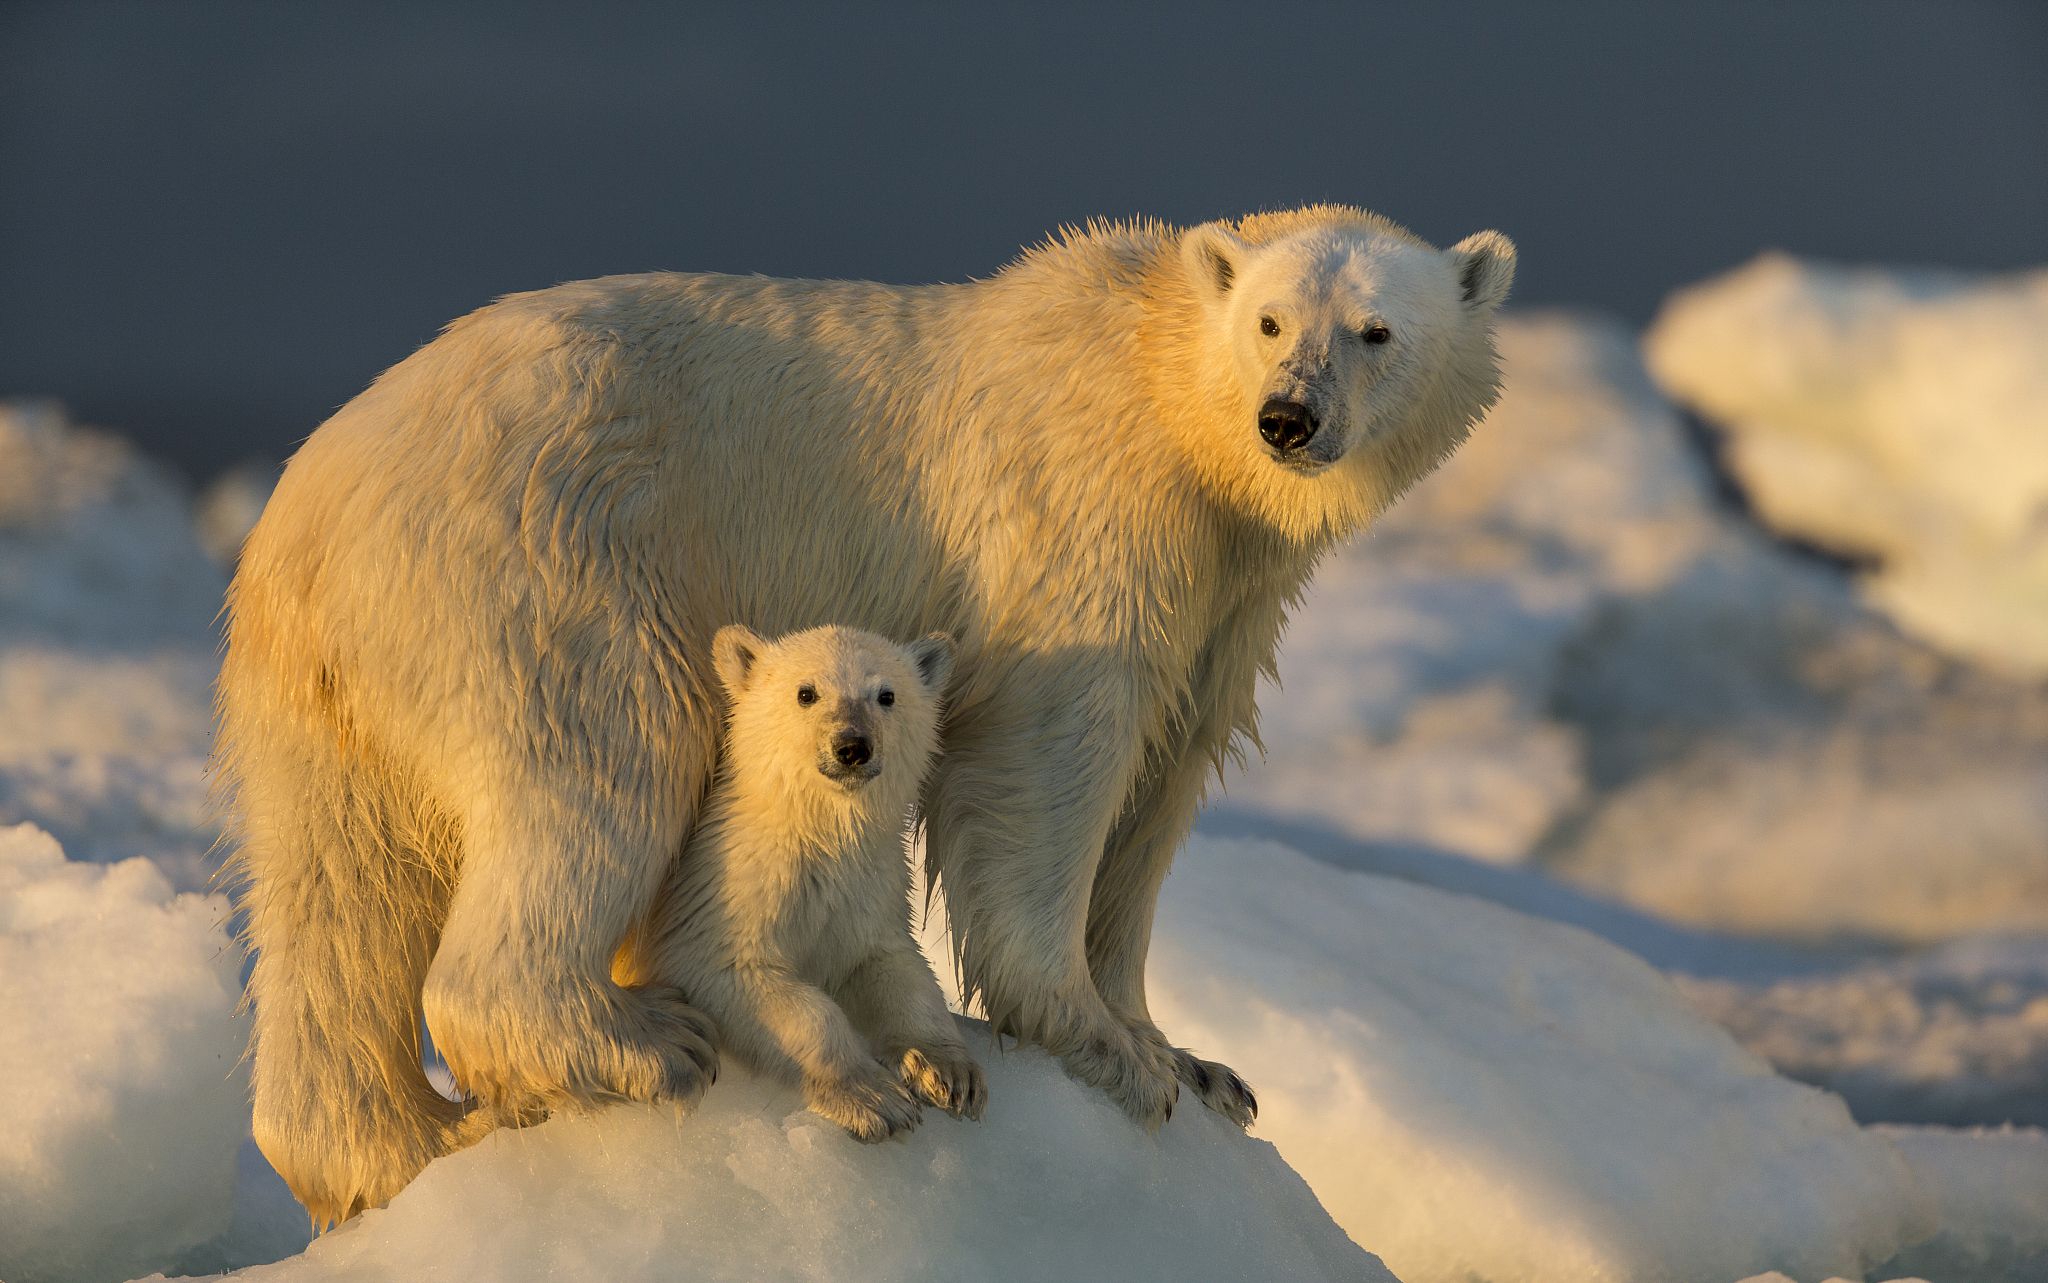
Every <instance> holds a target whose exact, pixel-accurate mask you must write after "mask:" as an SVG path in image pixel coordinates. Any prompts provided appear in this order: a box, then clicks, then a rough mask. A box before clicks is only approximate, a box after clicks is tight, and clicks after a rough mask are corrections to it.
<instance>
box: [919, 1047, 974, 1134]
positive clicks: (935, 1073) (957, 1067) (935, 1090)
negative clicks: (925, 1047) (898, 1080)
mask: <svg viewBox="0 0 2048 1283" xmlns="http://www.w3.org/2000/svg"><path fill="white" fill-rule="evenodd" d="M903 1082H904V1085H905V1086H907V1087H909V1088H910V1090H911V1091H913V1092H915V1093H916V1094H917V1095H918V1096H920V1097H922V1098H923V1099H924V1101H925V1103H926V1104H929V1105H936V1106H937V1107H938V1108H940V1109H943V1110H945V1111H946V1112H947V1113H949V1114H951V1115H953V1116H954V1117H955V1118H965V1119H968V1120H970V1121H972V1122H980V1121H981V1115H982V1111H983V1110H984V1109H986V1108H987V1107H988V1084H987V1082H986V1080H984V1079H983V1077H982V1073H981V1066H980V1065H978V1064H976V1063H974V1058H973V1057H972V1056H970V1055H968V1054H967V1051H966V1049H965V1048H946V1049H935V1050H932V1051H928V1052H927V1051H921V1050H919V1049H918V1048H916V1047H912V1048H911V1049H910V1050H909V1051H906V1052H904V1053H903Z"/></svg>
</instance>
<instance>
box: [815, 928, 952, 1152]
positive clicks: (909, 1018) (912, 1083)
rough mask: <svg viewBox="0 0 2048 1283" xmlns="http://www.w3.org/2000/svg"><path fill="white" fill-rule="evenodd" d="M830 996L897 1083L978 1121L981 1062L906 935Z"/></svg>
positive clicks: (859, 968) (857, 969)
mask: <svg viewBox="0 0 2048 1283" xmlns="http://www.w3.org/2000/svg"><path fill="white" fill-rule="evenodd" d="M838 996H839V1000H840V1002H841V1004H842V1005H843V1006H845V1008H846V1011H847V1014H848V1015H849V1016H851V1017H852V1018H853V1022H854V1024H855V1025H856V1026H857V1027H859V1028H860V1030H861V1031H862V1032H864V1033H866V1034H867V1036H868V1038H869V1040H870V1041H871V1042H872V1043H873V1044H874V1046H875V1047H876V1048H877V1050H879V1051H880V1052H881V1054H882V1059H883V1061H884V1062H885V1063H892V1064H895V1065H896V1066H897V1068H898V1071H899V1073H900V1074H901V1075H902V1078H903V1083H904V1085H905V1086H907V1087H909V1088H910V1089H911V1091H913V1092H915V1093H916V1094H917V1095H918V1096H920V1097H921V1098H923V1100H924V1101H925V1103H926V1104H929V1105H936V1106H937V1107H938V1108H940V1109H943V1110H945V1111H946V1112H947V1113H949V1114H951V1115H953V1116H954V1117H956V1118H968V1119H974V1120H976V1121H979V1120H980V1118H981V1115H982V1111H983V1110H984V1109H985V1108H987V1106H988V1085H987V1083H986V1081H985V1080H984V1079H983V1077H982V1072H981V1066H980V1065H978V1064H976V1063H975V1060H974V1057H973V1056H972V1055H971V1054H969V1052H968V1050H967V1042H966V1040H965V1039H963V1038H962V1037H961V1036H960V1026H959V1024H958V1023H957V1022H956V1021H955V1020H954V1019H953V1013H952V1012H950V1011H948V1010H946V998H945V995H944V994H943V993H941V992H940V991H939V982H938V981H937V980H936V979H935V978H934V977H933V976H932V969H931V966H930V965H929V964H928V963H926V962H925V960H924V955H923V954H921V953H919V952H918V951H917V945H916V944H915V943H913V942H912V941H911V939H910V937H909V936H908V934H905V936H904V938H903V939H902V940H901V941H891V942H889V943H888V944H887V945H885V946H884V947H882V948H881V949H878V950H877V951H876V952H875V953H873V954H872V955H870V956H869V957H868V958H867V959H866V960H865V961H863V962H862V963H861V964H860V965H859V966H857V967H855V968H854V969H853V972H852V973H851V974H850V975H848V976H847V978H846V980H845V981H844V982H842V983H841V984H840V986H839V991H838Z"/></svg>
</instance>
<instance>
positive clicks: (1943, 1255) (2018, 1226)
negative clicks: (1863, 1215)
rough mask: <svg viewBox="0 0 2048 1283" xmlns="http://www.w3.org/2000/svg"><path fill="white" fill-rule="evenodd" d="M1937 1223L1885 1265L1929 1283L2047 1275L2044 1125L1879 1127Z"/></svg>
mask: <svg viewBox="0 0 2048 1283" xmlns="http://www.w3.org/2000/svg"><path fill="white" fill-rule="evenodd" d="M1879 1130H1880V1132H1881V1133H1882V1134H1883V1135H1885V1136H1887V1137H1889V1138H1890V1139H1891V1141H1892V1143H1893V1144H1895V1145H1896V1146H1898V1149H1899V1152H1900V1153H1902V1154H1904V1155H1905V1158H1906V1162H1907V1163H1908V1164H1909V1165H1910V1166H1911V1167H1912V1169H1913V1173H1914V1175H1915V1176H1916V1177H1917V1178H1918V1180H1919V1183H1920V1187H1921V1188H1922V1189H1923V1190H1925V1191H1926V1192H1927V1194H1928V1196H1929V1197H1931V1198H1932V1199H1933V1200H1934V1201H1935V1204H1936V1207H1937V1208H1938V1216H1939V1219H1940V1222H1941V1230H1940V1232H1939V1233H1937V1234H1936V1235H1934V1236H1933V1237H1932V1238H1929V1239H1927V1240H1925V1241H1924V1242H1921V1243H1919V1244H1916V1245H1915V1246H1913V1247H1911V1248H1909V1249H1907V1250H1906V1251H1905V1252H1904V1253H1903V1254H1902V1255H1900V1256H1899V1257H1898V1258H1897V1259H1896V1260H1893V1261H1891V1262H1889V1263H1888V1266H1887V1268H1888V1269H1896V1270H1899V1271H1901V1272H1905V1273H1912V1274H1919V1275H1923V1276H1925V1277H1926V1278H1928V1279H1932V1280H1935V1281H1936V1283H2001V1280H2008V1279H2010V1280H2025V1281H2026V1283H2033V1281H2034V1280H2038V1279H2048V1132H2041V1131H2034V1130H2024V1129H2015V1128H2004V1129H1999V1130H1977V1131H1955V1130H1950V1129H1947V1128H1940V1127H1886V1128H1880V1129H1879Z"/></svg>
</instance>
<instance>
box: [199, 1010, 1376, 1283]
mask: <svg viewBox="0 0 2048 1283" xmlns="http://www.w3.org/2000/svg"><path fill="white" fill-rule="evenodd" d="M970 1044H971V1045H972V1046H973V1047H974V1048H975V1051H976V1054H977V1055H978V1056H980V1057H981V1058H982V1060H983V1063H984V1065H985V1066H986V1067H987V1069H988V1071H989V1086H990V1105H989V1111H988V1116H987V1118H986V1119H985V1120H984V1121H983V1122H981V1123H980V1124H974V1123H963V1122H958V1121H955V1120H953V1119H950V1118H946V1117H944V1116H943V1115H933V1116H931V1117H928V1118H927V1119H926V1121H925V1123H924V1125H923V1126H922V1127H920V1128H919V1129H918V1130H917V1131H916V1132H915V1133H913V1134H912V1135H911V1136H910V1137H909V1138H908V1139H907V1140H905V1141H902V1142H900V1143H889V1144H883V1145H879V1146H864V1145H861V1144H859V1143H857V1142H855V1141H853V1140H851V1139H849V1138H848V1137H847V1136H846V1135H845V1134H844V1133H843V1132H841V1131H840V1130H839V1129H838V1128H836V1127H834V1126H833V1125H831V1124H830V1123H827V1122H824V1121H823V1120H821V1119H819V1118H817V1117H815V1116H814V1115H812V1114H810V1113H808V1112H806V1111H805V1110H804V1109H803V1106H802V1102H801V1101H800V1100H799V1099H798V1097H797V1095H796V1093H795V1092H794V1091H792V1090H791V1089H789V1088H785V1087H782V1086H779V1085H773V1084H769V1083H766V1082H763V1081H761V1080H758V1079H752V1078H749V1077H748V1076H747V1075H746V1074H744V1073H743V1072H741V1071H738V1070H732V1071H729V1072H727V1073H726V1074H725V1075H724V1076H723V1077H722V1078H721V1079H720V1081H719V1083H718V1085H717V1086H716V1087H714V1088H713V1089H712V1091H711V1092H710V1094H709V1095H708V1096H707V1097H706V1099H705V1102H704V1106H703V1108H702V1109H700V1110H697V1111H695V1112H691V1113H687V1114H679V1113H677V1112H675V1111H670V1110H665V1109H655V1108H648V1107H638V1106H635V1107H624V1106H621V1107H618V1108H613V1109H607V1110H604V1111H601V1112H599V1113H597V1114H595V1115H592V1116H589V1117H584V1118H560V1119H554V1120H551V1121H549V1122H547V1123H544V1124H542V1125H540V1126H538V1127H534V1128H530V1129H527V1130H525V1131H520V1132H499V1133H497V1134H495V1135H493V1136H491V1137H489V1138H488V1139H487V1140H485V1141H484V1142H483V1143H482V1144H480V1145H478V1146H477V1147H476V1148H474V1149H471V1150H467V1151H465V1152H463V1153H460V1154H456V1155H454V1156H452V1157H449V1158H446V1159H442V1160H441V1161H439V1162H437V1163H435V1164H434V1165H433V1166H432V1167H430V1168H428V1169H427V1171H426V1172H425V1173H424V1174H423V1175H422V1176H421V1177H420V1178H419V1179H418V1180H417V1181H415V1182H414V1183H413V1184H412V1185H411V1186H410V1187H408V1188H407V1189H406V1190H405V1192H404V1193H402V1194H400V1195H399V1196H398V1198H397V1199H395V1200H394V1201H393V1202H392V1204H391V1206H390V1207H389V1208H386V1209H384V1210H382V1211H374V1212H370V1213H367V1214H366V1215H364V1216H363V1217H361V1218H360V1219H359V1220H357V1221H355V1222H352V1223H351V1224H349V1225H347V1226H345V1227H343V1228H342V1229H341V1230H339V1231H337V1232H335V1233H332V1234H328V1235H325V1236H323V1237H321V1238H320V1239H318V1240H316V1241H315V1242H314V1243H313V1245H312V1246H311V1247H310V1248H309V1249H307V1251H306V1252H305V1253H304V1254H303V1255H302V1256H298V1257H294V1258H292V1259H290V1260H286V1261H282V1262H279V1263H278V1264H276V1265H272V1266H267V1267H262V1268H257V1269H252V1270H249V1271H247V1272H246V1273H243V1274H239V1275H237V1276H236V1277H237V1278H246V1279H248V1280H251V1283H312V1281H313V1280H342V1279H351V1280H353V1279H373V1278H374V1279H389V1278H404V1279H418V1280H423V1281H425V1280H437V1279H451V1280H453V1279H462V1280H468V1279H479V1278H483V1279H493V1280H498V1281H500V1283H516V1281H517V1280H522V1279H535V1280H539V1279H548V1280H591V1281H592V1283H632V1281H633V1280H641V1279H644V1280H650V1281H652V1280H663V1281H667V1280H689V1281H690V1283H700V1281H710V1280H732V1281H733V1283H753V1281H754V1280H758V1279H770V1278H787V1279H816V1280H842V1279H843V1280H870V1279H889V1280H902V1281H903V1283H917V1281H919V1280H928V1281H929V1283H973V1281H976V1280H990V1281H991V1283H993V1281H994V1280H1005V1281H1006V1283H1007V1281H1009V1280H1019V1281H1025V1280H1046V1283H1055V1281H1057V1283H1066V1281H1068V1280H1073V1279H1094V1278H1116V1279H1133V1280H1159V1281H1160V1283H1187V1281H1188V1280H1204V1279H1214V1280H1219V1281H1220V1280H1240V1279H1287V1280H1304V1281H1308V1280H1340V1279H1341V1280H1358V1281H1359V1283H1390V1281H1391V1280H1392V1279H1393V1277H1394V1276H1393V1275H1391V1274H1389V1273H1388V1272H1387V1271H1386V1270H1385V1269H1384V1268H1383V1267H1381V1266H1380V1265H1379V1263H1378V1262H1377V1261H1376V1260H1374V1259H1373V1258H1372V1257H1371V1256H1369V1255H1368V1254H1367V1253H1365V1252H1363V1251H1361V1250H1360V1249H1359V1248H1358V1247H1357V1246H1356V1245H1355V1244H1353V1243H1352V1242H1351V1241H1350V1240H1349V1239H1347V1238H1346V1237H1345V1236H1344V1232H1343V1231H1342V1230H1340V1229H1338V1228H1337V1226H1336V1225H1335V1224H1334V1223H1333V1222H1332V1221H1331V1220H1330V1218H1329V1216H1328V1215H1327V1214H1326V1213H1325V1212H1324V1211H1323V1210H1322V1208H1320V1207H1319V1206H1317V1204H1316V1200H1315V1196H1314V1195H1313V1194H1311V1193H1310V1192H1309V1189H1308V1186H1307V1185H1305V1184H1303V1183H1302V1180H1301V1178H1300V1177H1299V1176H1297V1175H1295V1174H1294V1173H1293V1172H1291V1171H1289V1170H1288V1168H1287V1165H1286V1164H1285V1163H1283V1162H1282V1161H1281V1159H1280V1156H1279V1155H1278V1154H1277V1153H1275V1152H1274V1150H1273V1147H1272V1146H1271V1145H1270V1144H1268V1143H1266V1142H1264V1141H1260V1140H1256V1139H1252V1138H1248V1137H1246V1136H1245V1135H1244V1134H1242V1133H1241V1132H1239V1131H1237V1129H1236V1128H1234V1127H1231V1126H1229V1125H1228V1124H1226V1123H1224V1122H1223V1121H1221V1120H1220V1119H1216V1118H1212V1117H1208V1116H1206V1115H1202V1114H1185V1115H1181V1116H1176V1117H1175V1118H1174V1119H1173V1121H1172V1122H1171V1123H1170V1124H1169V1125H1168V1126H1167V1127H1166V1128H1165V1129H1164V1130H1163V1131H1162V1132H1161V1133H1160V1134H1159V1136H1158V1137H1156V1138H1154V1137H1150V1136H1147V1135H1145V1134H1144V1133H1143V1132H1142V1131H1140V1130H1138V1129H1137V1128H1136V1127H1134V1126H1133V1125H1132V1124H1131V1123H1130V1122H1129V1121H1128V1120H1127V1119H1125V1118H1124V1117H1123V1116H1122V1115H1121V1114H1119V1113H1118V1112H1116V1110H1115V1109H1114V1108H1113V1107H1112V1106H1111V1105H1110V1104H1109V1103H1108V1102H1107V1101H1106V1100H1104V1099H1103V1098H1102V1097H1101V1096H1100V1095H1099V1094H1098V1093H1095V1092H1093V1091H1090V1090H1088V1089H1087V1088H1083V1087H1080V1086H1077V1085H1076V1084H1074V1083H1072V1082H1070V1081H1069V1080H1068V1079H1067V1077H1066V1075H1065V1074H1063V1073H1062V1072H1061V1071H1060V1069H1059V1067H1058V1066H1057V1065H1056V1064H1054V1063H1053V1062H1052V1061H1051V1060H1049V1059H1047V1058H1046V1057H1045V1055H1044V1054H1043V1053H1041V1052H1038V1051H1033V1050H1021V1051H1020V1050H1014V1049H1013V1050H1011V1051H1009V1052H1007V1053H1004V1052H1002V1051H999V1050H997V1049H995V1048H993V1047H991V1046H990V1045H989V1043H988V1040H987V1038H986V1037H985V1036H976V1037H972V1038H971V1039H970Z"/></svg>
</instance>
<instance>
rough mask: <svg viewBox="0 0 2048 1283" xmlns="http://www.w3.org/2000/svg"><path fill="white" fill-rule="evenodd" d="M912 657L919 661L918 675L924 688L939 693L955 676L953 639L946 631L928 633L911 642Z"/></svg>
mask: <svg viewBox="0 0 2048 1283" xmlns="http://www.w3.org/2000/svg"><path fill="white" fill-rule="evenodd" d="M910 657H911V659H912V660H914V661H916V663H917V675H918V677H919V679H920V680H922V681H923V682H924V688H925V689H926V690H928V691H930V692H931V693H932V694H934V695H937V694H940V693H942V692H944V690H945V689H946V683H947V682H949V681H951V680H952V678H953V639H952V638H951V637H949V636H947V635H946V634H944V633H927V634H925V635H924V636H923V637H920V638H918V639H917V640H916V641H914V642H912V643H910Z"/></svg>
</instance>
